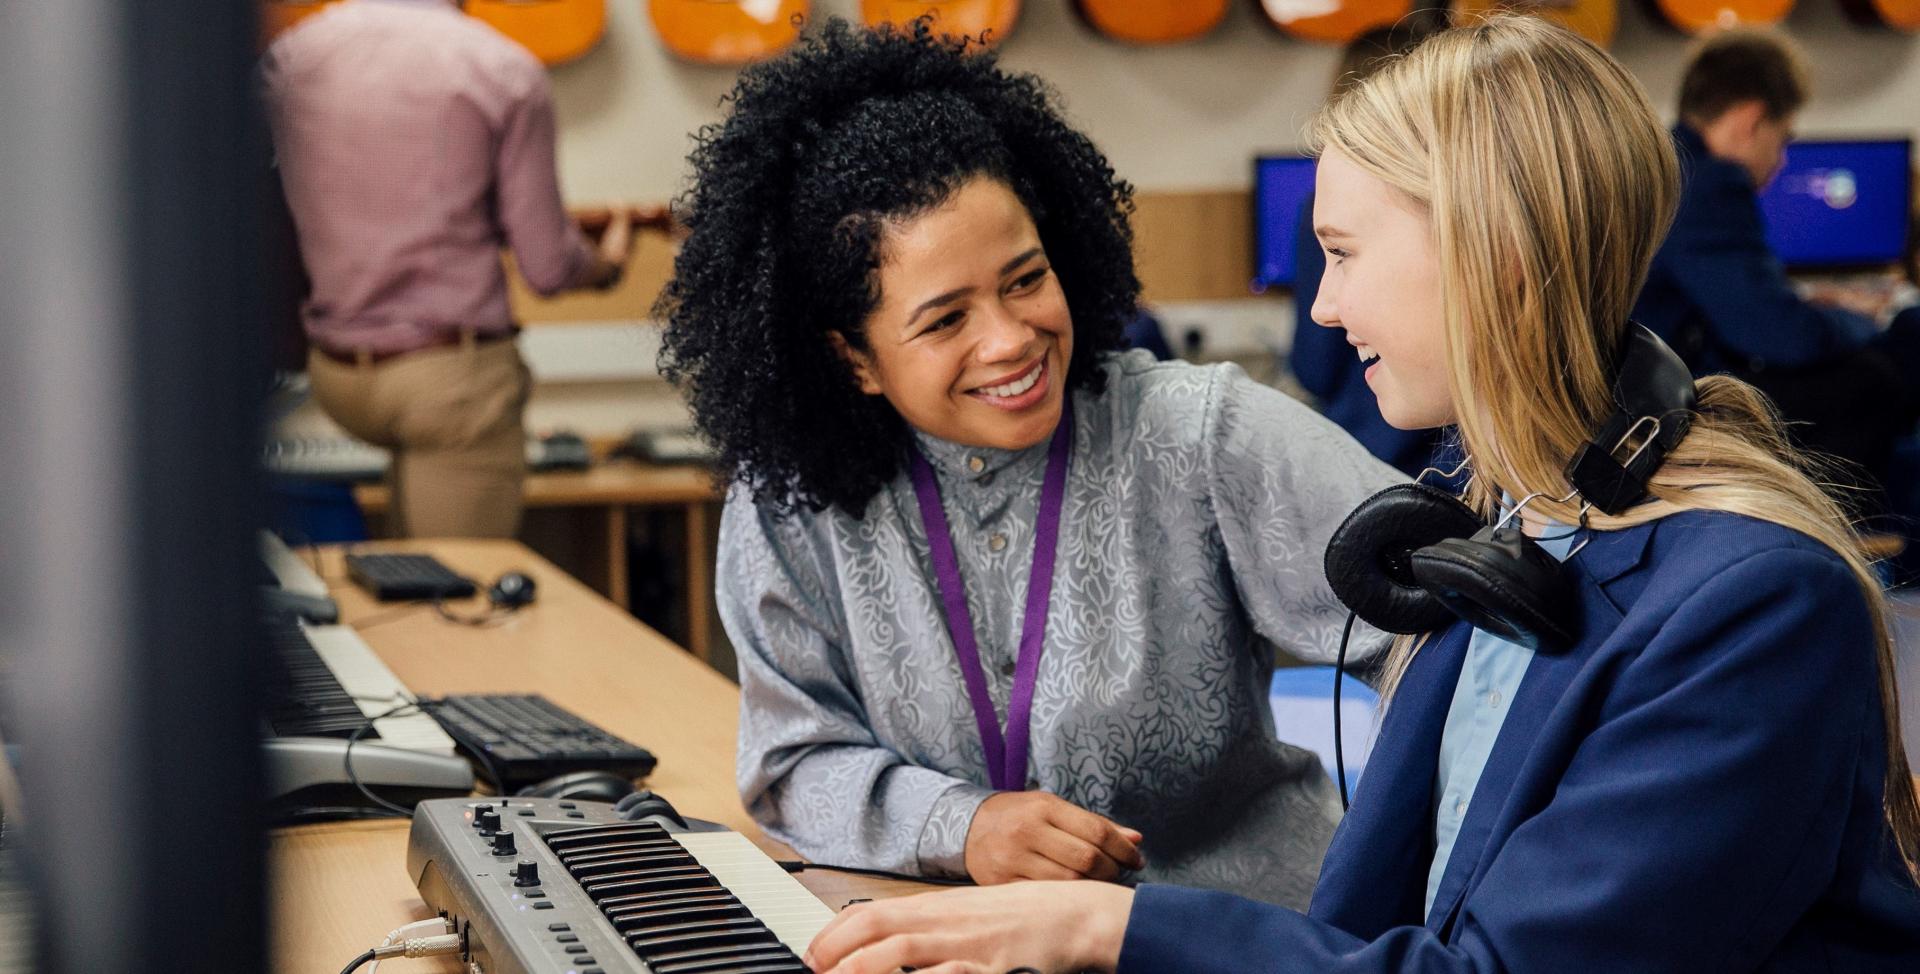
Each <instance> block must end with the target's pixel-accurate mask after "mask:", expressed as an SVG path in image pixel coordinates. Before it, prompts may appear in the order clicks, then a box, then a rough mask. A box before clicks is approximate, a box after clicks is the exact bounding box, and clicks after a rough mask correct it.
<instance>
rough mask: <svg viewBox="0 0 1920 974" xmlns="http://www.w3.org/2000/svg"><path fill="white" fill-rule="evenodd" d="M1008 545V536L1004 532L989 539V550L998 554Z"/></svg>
mask: <svg viewBox="0 0 1920 974" xmlns="http://www.w3.org/2000/svg"><path fill="white" fill-rule="evenodd" d="M1006 547H1007V536H1006V535H1004V534H996V535H994V536H992V537H990V538H988V539H987V550H988V551H991V552H993V553H994V554H996V555H997V554H999V553H1000V552H1001V551H1002V550H1004V549H1005V548H1006Z"/></svg>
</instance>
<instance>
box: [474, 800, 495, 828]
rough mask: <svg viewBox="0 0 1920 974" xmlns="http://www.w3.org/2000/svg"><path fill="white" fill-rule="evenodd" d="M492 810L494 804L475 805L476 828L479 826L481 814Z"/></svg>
mask: <svg viewBox="0 0 1920 974" xmlns="http://www.w3.org/2000/svg"><path fill="white" fill-rule="evenodd" d="M492 811H493V806H492V805H487V804H481V805H475V806H473V827H474V828H476V829H477V828H479V827H480V816H482V815H486V814H489V813H491V812H492Z"/></svg>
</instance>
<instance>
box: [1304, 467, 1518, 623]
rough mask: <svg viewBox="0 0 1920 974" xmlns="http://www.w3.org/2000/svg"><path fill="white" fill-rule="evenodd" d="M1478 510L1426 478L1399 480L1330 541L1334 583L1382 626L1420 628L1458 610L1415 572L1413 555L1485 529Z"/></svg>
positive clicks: (1358, 610)
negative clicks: (1420, 481)
mask: <svg viewBox="0 0 1920 974" xmlns="http://www.w3.org/2000/svg"><path fill="white" fill-rule="evenodd" d="M1480 527H1481V521H1480V518H1479V517H1478V516H1477V515H1475V514H1474V513H1473V509H1472V508H1469V507H1468V506H1467V505H1465V504H1462V503H1460V501H1459V500H1458V499H1457V498H1455V497H1454V496H1453V495H1451V494H1448V493H1447V492H1446V491H1443V490H1440V489H1438V488H1435V487H1429V486H1427V485H1425V484H1417V483H1415V484H1395V485H1394V486H1392V487H1388V488H1387V489H1386V490H1383V491H1381V492H1379V493H1377V494H1375V495H1373V496H1372V497H1369V498H1367V499H1366V500H1365V501H1362V502H1361V504H1360V506H1359V507H1357V508H1354V510H1353V513H1352V514H1349V515H1347V519H1346V520H1345V521H1342V522H1340V527H1339V528H1337V529H1335V530H1334V532H1333V537H1332V538H1331V539H1330V540H1329V541H1328V542H1327V559H1326V570H1327V583H1328V584H1329V585H1330V586H1331V587H1332V588H1333V594H1334V595H1335V596H1337V597H1339V599H1340V601H1341V602H1342V603H1344V604H1345V605H1346V607H1347V608H1349V609H1352V610H1353V612H1354V614H1355V615H1358V616H1359V617H1360V618H1362V619H1364V620H1366V621H1367V623H1368V624H1369V625H1372V626H1374V627H1375V628H1379V629H1384V630H1386V631H1388V632H1397V633H1420V632H1429V631H1431V630H1434V629H1439V628H1441V627H1443V626H1446V625H1448V624H1450V623H1452V622H1453V620H1454V616H1453V613H1452V612H1451V611H1450V610H1449V609H1448V608H1447V606H1446V605H1445V604H1444V603H1442V602H1441V601H1440V600H1439V599H1437V598H1435V597H1434V596H1433V595H1432V593H1430V592H1428V591H1427V590H1426V589H1424V588H1422V587H1421V585H1420V582H1419V580H1418V579H1417V578H1416V577H1415V576H1414V572H1413V563H1412V557H1413V553H1414V552H1415V551H1417V550H1420V549H1422V548H1426V547H1428V546H1429V545H1433V544H1436V543H1439V542H1441V541H1445V540H1447V539H1449V538H1456V539H1457V538H1465V537H1466V536H1468V535H1470V534H1472V533H1474V532H1475V531H1477V530H1479V529H1480Z"/></svg>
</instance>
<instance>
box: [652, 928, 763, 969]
mask: <svg viewBox="0 0 1920 974" xmlns="http://www.w3.org/2000/svg"><path fill="white" fill-rule="evenodd" d="M768 936H769V937H771V936H772V934H771V933H769V934H768ZM766 954H775V955H780V956H786V957H792V956H793V951H790V950H788V949H787V945H786V944H783V943H781V942H779V941H778V940H775V941H773V942H771V943H767V944H762V945H760V946H758V947H749V948H746V949H744V950H743V949H741V948H739V947H730V946H719V947H695V948H692V949H688V950H669V951H662V952H659V953H656V954H654V955H653V956H652V957H648V958H646V962H647V966H648V967H651V968H653V969H654V970H656V971H664V970H666V969H668V968H672V967H684V966H687V965H690V964H700V963H707V962H712V961H718V962H721V963H733V964H737V963H741V962H742V961H743V960H744V959H745V958H748V957H760V956H763V955H766Z"/></svg>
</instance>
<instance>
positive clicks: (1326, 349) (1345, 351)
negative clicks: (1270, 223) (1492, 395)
mask: <svg viewBox="0 0 1920 974" xmlns="http://www.w3.org/2000/svg"><path fill="white" fill-rule="evenodd" d="M1326 272H1327V257H1326V254H1324V253H1322V252H1321V250H1320V239H1319V238H1318V237H1316V236H1314V233H1313V196H1312V194H1308V196H1307V200H1306V202H1305V203H1302V204H1301V205H1300V225H1299V227H1298V228H1297V229H1296V230H1295V232H1294V251H1293V319H1294V320H1293V348H1292V350H1291V351H1289V352H1288V353H1287V364H1288V366H1289V367H1291V368H1292V369H1293V375H1294V378H1297V379H1299V380H1300V384H1301V385H1302V386H1304V387H1305V388H1306V390H1307V391H1308V392H1311V393H1313V396H1314V398H1315V399H1317V400H1319V402H1320V411H1321V412H1323V413H1325V414H1326V416H1327V418H1328V419H1331V420H1333V421H1334V422H1335V423H1337V424H1339V426H1340V428H1341V429H1343V430H1346V431H1347V433H1348V435H1350V436H1352V437H1353V438H1354V439H1356V440H1359V441H1360V445H1361V446H1364V447H1366V448H1367V452H1368V453H1371V454H1373V455H1374V456H1376V457H1379V458H1380V459H1382V460H1385V461H1386V462H1388V463H1390V464H1392V465H1394V466H1396V467H1399V468H1400V469H1401V471H1403V472H1405V473H1406V475H1407V476H1409V477H1413V476H1417V475H1419V473H1420V471H1421V470H1422V469H1423V468H1425V467H1427V466H1428V465H1429V464H1431V463H1433V457H1434V454H1435V453H1436V451H1437V448H1438V446H1439V444H1440V439H1439V436H1438V434H1436V433H1435V432H1434V431H1432V430H1402V429H1394V428H1393V427H1391V426H1388V425H1387V421H1386V420H1385V419H1384V418H1382V417H1381V415H1380V403H1379V402H1378V401H1377V400H1375V399H1374V396H1373V390H1372V389H1370V388H1368V387H1367V380H1366V369H1364V368H1362V367H1361V365H1360V358H1359V356H1357V355H1355V354H1354V351H1353V346H1352V345H1349V344H1347V330H1346V329H1345V328H1322V327H1320V326H1319V325H1317V324H1314V322H1313V317H1312V315H1311V314H1310V312H1312V310H1313V299H1314V298H1315V297H1316V296H1317V295H1318V294H1319V293H1320V276H1321V275H1322V274H1325V273H1326ZM1431 482H1432V481H1429V483H1431Z"/></svg>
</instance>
